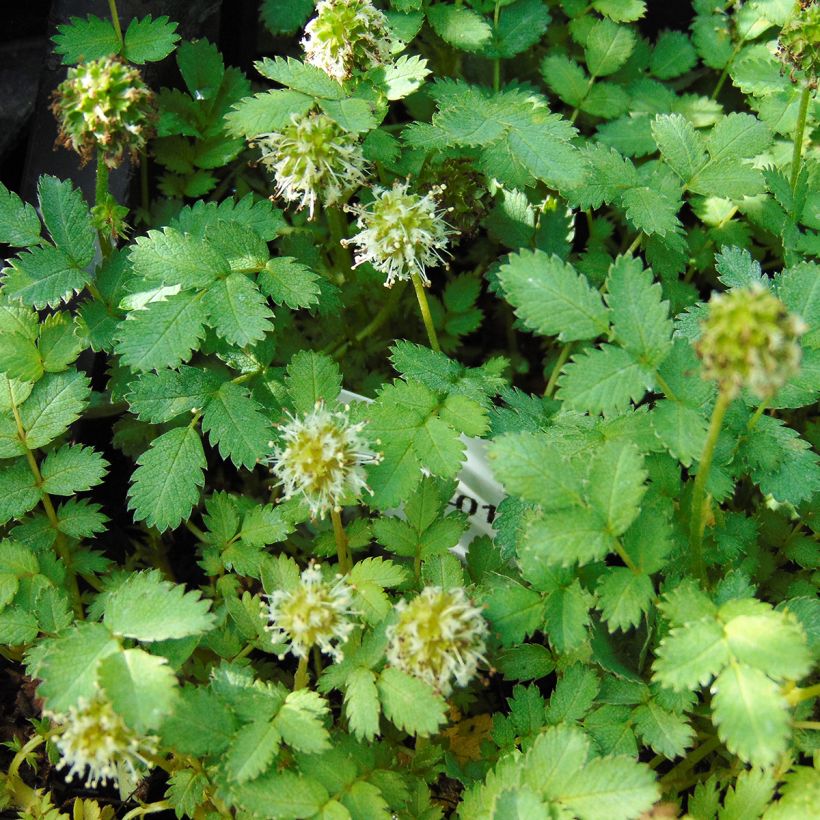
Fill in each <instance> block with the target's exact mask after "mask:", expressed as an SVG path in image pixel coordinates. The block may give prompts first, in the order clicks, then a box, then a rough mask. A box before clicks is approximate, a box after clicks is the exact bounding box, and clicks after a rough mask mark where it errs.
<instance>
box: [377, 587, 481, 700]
mask: <svg viewBox="0 0 820 820" xmlns="http://www.w3.org/2000/svg"><path fill="white" fill-rule="evenodd" d="M396 610H397V612H398V613H399V619H398V621H397V622H396V623H395V624H393V625H392V626H390V627H388V631H387V637H388V640H389V644H388V647H387V660H388V662H389V663H390V664H392V665H393V666H395V667H397V668H398V669H401V670H403V671H404V672H407V673H408V674H410V675H415V676H416V677H417V678H421V679H422V680H425V681H427V683H429V684H430V685H431V686H433V687H434V688H435V689H436V690H437V691H439V692H441V693H442V694H443V695H449V694H450V692H451V691H452V688H453V683H452V682H453V680H455V682H456V683H457V684H458V685H459V686H466V685H467V684H468V683H469V682H470V680H471V678H472V677H473V676H474V675H475V673H476V669H477V668H478V664H479V663H481V662H483V661H484V660H485V658H484V649H485V639H486V636H487V631H488V630H487V622H486V621H485V620H484V618H483V616H482V615H481V610H480V609H479V608H478V607H475V606H473V604H472V603H471V601H470V599H469V598H468V597H467V593H466V592H465V591H464V589H462V588H461V587H454V588H452V589H442V588H441V587H435V586H430V587H425V588H424V589H423V590H422V591H421V592H420V593H419V594H418V595H417V596H416V597H415V598H413V600H412V601H410V602H409V603H407V602H405V601H400V602H399V603H398V604H397V605H396Z"/></svg>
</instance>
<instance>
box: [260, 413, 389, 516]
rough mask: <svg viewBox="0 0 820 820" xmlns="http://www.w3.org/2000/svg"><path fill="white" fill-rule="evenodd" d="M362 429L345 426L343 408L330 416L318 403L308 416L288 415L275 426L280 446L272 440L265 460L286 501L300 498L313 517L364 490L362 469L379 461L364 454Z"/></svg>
mask: <svg viewBox="0 0 820 820" xmlns="http://www.w3.org/2000/svg"><path fill="white" fill-rule="evenodd" d="M364 428H365V423H364V422H359V423H358V424H351V423H350V418H349V416H348V408H345V409H344V410H343V411H335V412H332V411H330V410H328V409H327V408H326V407H325V405H324V404H323V403H321V402H317V404H316V406H315V407H314V408H313V410H311V411H310V412H309V413H305V414H304V415H301V416H290V418H289V420H288V421H287V422H285V423H284V424H282V425H280V426H279V430H280V440H279V443H278V444H277V443H276V442H271V446H272V447H274V450H273V454H272V455H271V457H270V461H271V464H272V469H273V473H274V475H275V476H276V477H277V478H278V479H279V482H280V483H281V484H282V486H283V487H284V490H285V498H286V499H287V498H292V497H293V496H295V495H301V496H302V497H303V498H304V500H305V501H306V502H307V504H308V507H309V508H310V514H311V515H312V516H313V517H314V518H316V517H318V518H324V517H325V516H326V515H327V514H328V513H329V512H330V511H331V510H337V509H339V508H340V507H341V505H342V502H343V501H345V500H346V499H351V500H353V499H355V498H357V497H358V496H359V495H360V494H361V491H362V490H364V489H367V480H366V479H367V477H366V475H365V472H364V469H363V468H362V466H363V465H364V464H374V463H376V462H378V461H379V460H380V458H381V457H380V456H379V455H378V454H377V453H373V452H372V451H370V450H369V446H368V442H367V441H366V440H365V438H364V437H363V436H362V430H363V429H364Z"/></svg>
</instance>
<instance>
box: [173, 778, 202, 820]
mask: <svg viewBox="0 0 820 820" xmlns="http://www.w3.org/2000/svg"><path fill="white" fill-rule="evenodd" d="M207 785H208V779H207V777H205V775H204V774H203V773H202V772H195V771H193V770H192V769H176V770H175V771H174V773H173V774H172V775H170V777H169V778H168V789H167V790H166V792H165V797H166V798H167V799H168V802H169V803H170V804H171V805H172V806H173V808H174V813H175V814H176V816H177V818H179V820H181V818H183V817H192V816H193V814H194V812H195V811H196V809H197V807H198V806H199V805H201V804H202V803H204V802H205V789H206V787H207Z"/></svg>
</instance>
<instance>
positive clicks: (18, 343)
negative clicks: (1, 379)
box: [0, 333, 43, 382]
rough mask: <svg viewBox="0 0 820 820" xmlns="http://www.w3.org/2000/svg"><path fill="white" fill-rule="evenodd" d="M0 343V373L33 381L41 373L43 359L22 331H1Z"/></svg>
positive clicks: (10, 377) (11, 377) (12, 377)
mask: <svg viewBox="0 0 820 820" xmlns="http://www.w3.org/2000/svg"><path fill="white" fill-rule="evenodd" d="M0 345H2V347H0V373H4V374H5V375H6V377H7V378H9V379H20V380H22V381H29V382H35V381H37V380H38V379H39V378H40V377H41V376H42V375H43V360H42V359H41V358H40V352H39V351H38V349H37V347H36V345H35V344H34V342H33V341H32V340H31V339H29V338H27V337H26V336H23V334H22V333H2V334H0Z"/></svg>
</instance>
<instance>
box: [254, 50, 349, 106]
mask: <svg viewBox="0 0 820 820" xmlns="http://www.w3.org/2000/svg"><path fill="white" fill-rule="evenodd" d="M253 66H254V68H255V69H256V70H257V71H258V72H259V73H260V74H261V75H262V76H263V77H267V78H268V79H269V80H273V81H274V82H275V83H279V84H280V85H284V86H287V87H288V88H290V89H291V90H293V91H298V92H299V93H301V94H307V95H308V96H309V97H314V98H316V99H326V100H341V99H342V98H343V97H344V96H345V90H344V88H343V87H342V85H341V84H340V83H339V82H337V81H336V80H334V79H333V78H332V77H330V76H329V75H328V74H326V73H325V72H324V71H322V70H321V69H320V68H317V67H316V66H314V65H310V64H309V63H303V62H301V61H299V60H294V59H293V58H292V57H287V58H285V57H274V58H273V59H271V58H269V57H265V58H264V59H262V60H257V61H256V62H255V63H254V64H253Z"/></svg>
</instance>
